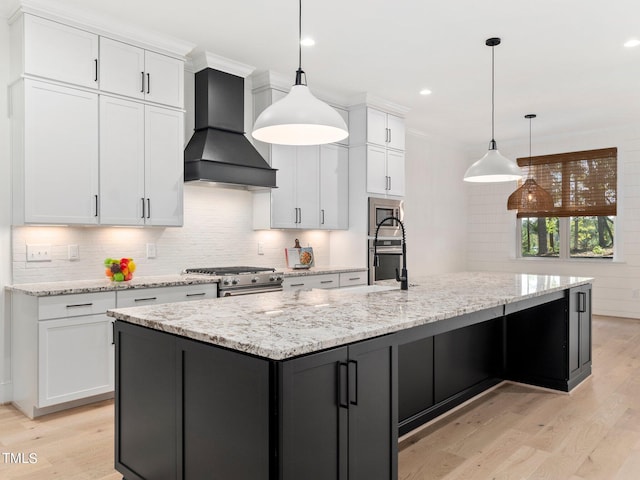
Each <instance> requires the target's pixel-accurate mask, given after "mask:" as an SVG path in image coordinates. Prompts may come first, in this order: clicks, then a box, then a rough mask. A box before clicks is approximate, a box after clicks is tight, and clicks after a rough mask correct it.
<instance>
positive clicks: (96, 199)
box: [93, 195, 98, 217]
mask: <svg viewBox="0 0 640 480" xmlns="http://www.w3.org/2000/svg"><path fill="white" fill-rule="evenodd" d="M93 197H94V199H95V206H96V213H95V214H94V215H93V216H94V217H97V216H98V195H94V196H93Z"/></svg>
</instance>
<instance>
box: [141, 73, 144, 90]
mask: <svg viewBox="0 0 640 480" xmlns="http://www.w3.org/2000/svg"><path fill="white" fill-rule="evenodd" d="M140 76H141V77H142V86H141V88H140V93H144V72H140Z"/></svg>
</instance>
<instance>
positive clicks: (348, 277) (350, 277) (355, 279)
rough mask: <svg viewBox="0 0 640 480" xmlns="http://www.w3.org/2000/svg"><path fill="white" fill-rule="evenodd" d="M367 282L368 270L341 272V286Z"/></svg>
mask: <svg viewBox="0 0 640 480" xmlns="http://www.w3.org/2000/svg"><path fill="white" fill-rule="evenodd" d="M366 284H367V271H366V270H362V271H360V272H344V273H341V274H340V288H342V287H352V286H354V285H366Z"/></svg>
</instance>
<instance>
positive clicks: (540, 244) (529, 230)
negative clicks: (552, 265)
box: [521, 217, 560, 257]
mask: <svg viewBox="0 0 640 480" xmlns="http://www.w3.org/2000/svg"><path fill="white" fill-rule="evenodd" d="M559 234H560V224H559V219H558V217H548V218H543V217H540V218H523V219H522V229H521V235H522V256H523V257H558V256H559V255H560V240H559Z"/></svg>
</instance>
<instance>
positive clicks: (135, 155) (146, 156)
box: [99, 95, 183, 226]
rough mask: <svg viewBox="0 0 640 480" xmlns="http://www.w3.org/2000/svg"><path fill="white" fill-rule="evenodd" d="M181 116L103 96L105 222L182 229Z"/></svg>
mask: <svg viewBox="0 0 640 480" xmlns="http://www.w3.org/2000/svg"><path fill="white" fill-rule="evenodd" d="M182 117H183V116H182V113H181V112H179V111H175V110H170V109H166V108H161V107H155V106H149V105H144V104H142V103H139V102H135V101H130V100H124V99H120V98H113V97H108V96H105V95H102V96H101V98H100V209H99V210H100V223H101V224H104V225H155V226H159V225H161V226H179V225H182V219H183V205H182V192H183V188H182V184H183V181H182V180H183V162H182V145H183V127H182Z"/></svg>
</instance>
